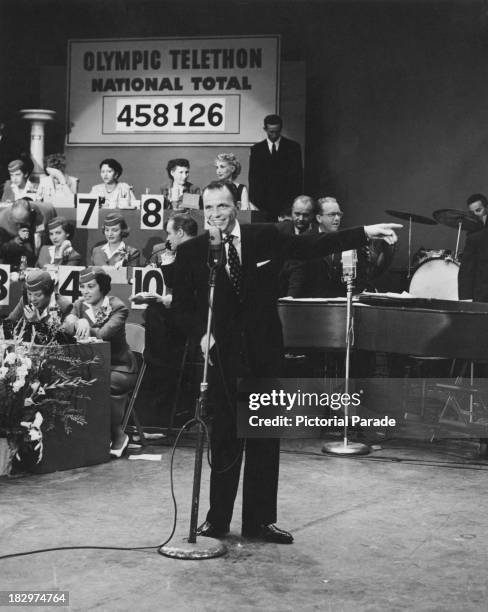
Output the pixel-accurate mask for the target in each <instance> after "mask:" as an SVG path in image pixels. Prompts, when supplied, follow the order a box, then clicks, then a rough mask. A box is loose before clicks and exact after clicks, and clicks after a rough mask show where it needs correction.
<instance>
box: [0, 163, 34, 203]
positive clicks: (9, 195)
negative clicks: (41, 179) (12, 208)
mask: <svg viewBox="0 0 488 612" xmlns="http://www.w3.org/2000/svg"><path fill="white" fill-rule="evenodd" d="M33 169H34V164H33V163H32V160H31V159H29V158H28V157H24V158H22V159H14V160H13V161H11V162H10V163H9V165H8V166H7V170H8V173H9V175H10V180H8V181H6V182H5V185H4V188H3V194H2V202H15V200H20V199H21V198H29V200H31V201H32V200H36V199H37V197H36V193H37V185H36V184H34V183H32V182H31V181H30V180H29V176H30V175H31V173H32V170H33Z"/></svg>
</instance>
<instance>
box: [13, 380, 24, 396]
mask: <svg viewBox="0 0 488 612" xmlns="http://www.w3.org/2000/svg"><path fill="white" fill-rule="evenodd" d="M24 385H25V378H17V380H14V382H13V383H12V390H13V392H14V393H17V392H18V391H20V390H21V389H22V387H23V386H24Z"/></svg>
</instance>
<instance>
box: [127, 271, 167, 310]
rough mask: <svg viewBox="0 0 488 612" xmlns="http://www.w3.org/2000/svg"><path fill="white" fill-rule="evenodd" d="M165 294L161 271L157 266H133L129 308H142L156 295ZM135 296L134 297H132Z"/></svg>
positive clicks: (155, 298) (154, 299)
mask: <svg viewBox="0 0 488 612" xmlns="http://www.w3.org/2000/svg"><path fill="white" fill-rule="evenodd" d="M164 295H166V286H165V284H164V278H163V273H162V272H161V270H160V269H159V268H152V267H149V266H148V267H146V268H134V275H133V277H132V296H131V303H132V306H131V308H134V309H143V308H146V307H147V305H148V304H149V303H150V302H153V301H156V300H157V296H164ZM134 298H135V299H134Z"/></svg>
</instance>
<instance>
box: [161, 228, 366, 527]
mask: <svg viewBox="0 0 488 612" xmlns="http://www.w3.org/2000/svg"><path fill="white" fill-rule="evenodd" d="M208 241H209V237H208V232H206V233H204V234H202V235H200V236H197V237H196V238H193V239H192V240H189V241H188V242H185V243H184V244H181V245H180V246H179V247H178V250H177V254H176V261H175V275H174V286H173V308H174V309H175V313H176V316H177V320H178V322H179V324H180V325H182V326H183V327H184V329H185V330H186V332H187V333H188V334H190V335H191V336H192V337H193V338H194V340H195V342H199V341H200V339H201V337H202V336H203V335H204V333H205V332H206V321H207V311H208V280H209V268H208V266H207V261H208ZM365 242H366V237H365V234H364V229H363V228H362V227H360V228H354V229H350V230H346V231H343V232H337V233H335V234H333V235H326V234H308V235H305V236H292V235H290V236H287V235H285V234H282V233H280V231H279V230H278V229H277V228H276V226H275V225H271V224H253V225H241V262H242V274H243V277H242V283H241V292H240V296H238V295H237V294H236V292H235V290H234V287H233V285H232V283H231V281H230V279H229V276H228V274H227V271H226V269H225V268H224V267H222V268H219V270H218V271H217V277H216V288H215V299H214V308H213V314H214V322H213V335H214V338H215V341H216V346H214V347H213V349H212V351H211V355H212V359H213V363H214V367H211V368H210V372H209V391H210V395H211V396H212V397H213V401H214V406H213V416H214V420H213V425H212V435H211V449H212V473H211V478H210V510H209V513H208V515H207V520H208V521H210V522H211V523H212V524H213V525H215V526H217V527H218V528H219V529H227V528H228V526H229V524H230V521H231V518H232V512H233V506H234V500H235V496H236V493H237V487H238V483H239V473H240V466H241V459H242V452H241V451H242V448H243V444H244V443H243V442H242V441H241V440H238V439H237V436H236V419H235V414H236V382H237V377H238V376H239V375H242V374H245V375H250V376H252V377H257V378H270V377H275V376H279V375H280V374H281V371H282V356H283V337H282V329H281V323H280V319H279V317H278V311H277V305H276V303H277V299H278V294H279V280H278V277H279V272H280V270H281V268H282V266H283V262H284V261H285V260H286V259H307V258H312V257H317V256H319V255H326V254H327V253H330V252H332V251H340V250H348V249H354V248H358V247H360V246H361V245H363V244H364V243H365ZM245 445H246V449H245V452H246V462H245V467H244V483H243V513H242V525H243V529H253V528H255V527H257V526H259V525H262V524H270V523H274V522H275V521H276V499H277V490H278V469H279V440H278V439H262V438H261V439H259V438H253V439H251V438H249V439H247V440H246V442H245Z"/></svg>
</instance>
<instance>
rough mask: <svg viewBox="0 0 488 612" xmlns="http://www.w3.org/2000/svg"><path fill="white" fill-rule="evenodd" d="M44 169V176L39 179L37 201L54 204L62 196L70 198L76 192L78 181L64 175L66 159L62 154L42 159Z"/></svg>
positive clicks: (54, 154)
mask: <svg viewBox="0 0 488 612" xmlns="http://www.w3.org/2000/svg"><path fill="white" fill-rule="evenodd" d="M44 168H45V171H46V176H41V177H40V179H39V188H38V190H37V199H38V200H41V201H43V202H54V200H55V199H56V198H59V197H62V196H63V195H66V196H67V197H69V198H71V196H72V195H73V194H75V193H76V192H77V191H78V182H79V179H77V178H76V177H74V176H70V175H69V174H66V172H65V171H66V158H65V156H64V155H63V154H62V153H53V154H52V155H48V156H47V157H46V158H45V159H44Z"/></svg>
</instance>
